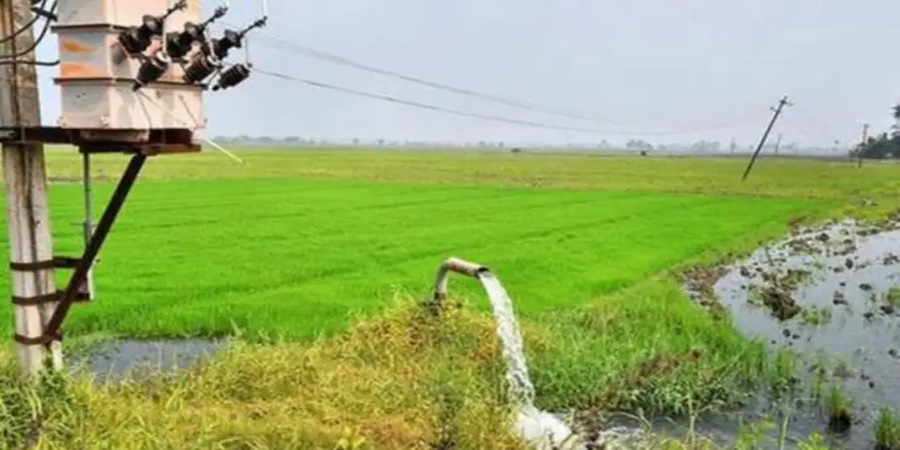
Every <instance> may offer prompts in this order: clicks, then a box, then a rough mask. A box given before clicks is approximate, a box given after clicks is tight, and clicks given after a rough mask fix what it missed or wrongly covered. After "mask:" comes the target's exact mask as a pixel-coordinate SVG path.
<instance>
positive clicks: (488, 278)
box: [478, 272, 582, 450]
mask: <svg viewBox="0 0 900 450" xmlns="http://www.w3.org/2000/svg"><path fill="white" fill-rule="evenodd" d="M478 278H479V279H480V280H481V284H482V285H484V289H485V291H487V294H488V297H490V299H491V308H492V310H493V312H494V318H495V319H496V320H497V336H498V337H499V338H500V343H501V344H502V345H503V358H504V359H505V360H506V365H507V370H506V380H507V382H508V383H509V393H510V397H512V398H513V400H514V401H515V402H516V403H517V404H516V407H517V408H518V417H517V418H516V431H517V432H518V433H519V435H520V436H522V438H524V439H525V440H526V441H527V442H529V443H530V444H531V445H532V446H533V447H534V448H535V449H539V450H545V449H546V450H551V449H561V448H567V449H575V448H582V446H580V445H577V444H575V441H576V439H574V438H575V435H574V433H572V430H571V429H569V427H568V426H566V424H565V423H563V422H562V421H561V420H559V419H558V418H556V416H554V415H552V414H550V413H547V412H545V411H541V410H539V409H537V408H536V407H535V406H534V385H533V384H532V383H531V378H529V376H528V364H527V363H526V361H525V351H524V349H523V346H522V335H521V333H519V323H518V322H517V321H516V316H515V314H514V313H513V306H512V300H511V299H510V298H509V295H508V294H507V293H506V289H504V288H503V285H502V284H500V280H498V279H497V277H495V276H494V275H493V274H491V273H490V272H483V273H481V274H479V276H478Z"/></svg>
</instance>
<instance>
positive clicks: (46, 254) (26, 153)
mask: <svg viewBox="0 0 900 450" xmlns="http://www.w3.org/2000/svg"><path fill="white" fill-rule="evenodd" d="M31 17H32V13H31V2H30V1H29V0H0V40H2V41H3V44H2V46H0V47H2V49H3V50H2V52H3V55H10V58H9V60H4V61H3V65H2V71H0V73H2V74H3V83H2V86H0V124H2V126H3V127H10V126H13V127H15V126H32V127H33V126H39V125H40V124H41V117H40V98H39V95H38V83H37V71H36V70H35V66H34V65H32V64H28V63H22V64H16V63H13V61H16V60H23V61H29V60H30V61H33V60H34V51H33V44H34V34H33V30H32V29H31ZM3 178H4V184H5V187H6V220H7V224H8V228H9V256H10V269H11V270H12V283H11V289H12V295H13V303H14V306H13V310H14V313H15V324H16V334H17V337H16V348H17V350H18V355H19V361H20V363H21V366H22V368H23V369H24V370H25V371H26V372H28V373H32V374H34V373H37V372H38V371H39V370H41V368H42V367H43V364H44V363H45V361H46V360H47V357H48V356H51V358H50V361H51V363H52V365H53V367H57V368H58V367H60V365H61V364H62V346H61V344H60V342H59V340H56V339H51V337H49V336H46V335H45V333H44V326H45V325H46V323H47V321H48V320H49V318H50V316H51V315H52V314H53V311H54V310H55V308H56V306H57V302H56V301H55V300H56V299H55V294H56V278H55V271H54V266H53V264H52V262H51V261H52V260H53V243H52V240H51V236H50V214H49V210H48V201H47V174H46V169H45V166H44V145H43V144H42V143H34V142H21V143H4V144H3Z"/></svg>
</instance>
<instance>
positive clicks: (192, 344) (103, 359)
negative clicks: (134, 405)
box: [81, 339, 223, 382]
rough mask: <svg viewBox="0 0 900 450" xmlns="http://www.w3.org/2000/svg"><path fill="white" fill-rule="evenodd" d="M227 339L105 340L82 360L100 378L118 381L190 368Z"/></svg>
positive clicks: (96, 377) (85, 366)
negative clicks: (128, 377)
mask: <svg viewBox="0 0 900 450" xmlns="http://www.w3.org/2000/svg"><path fill="white" fill-rule="evenodd" d="M222 345H223V343H220V342H215V341H209V340H203V339H189V340H163V341H135V340H119V341H109V342H104V343H102V344H100V345H99V347H98V348H95V349H94V350H92V351H91V352H90V354H89V355H87V357H86V358H83V361H81V363H82V365H83V366H84V369H86V370H88V371H89V372H90V373H91V374H92V375H93V376H94V378H95V379H97V380H98V381H101V382H102V381H114V380H118V379H122V378H124V377H126V376H132V375H136V376H140V375H141V374H154V373H160V372H171V371H175V370H178V369H185V368H189V367H191V366H192V365H195V364H197V363H199V362H201V361H203V360H205V359H207V358H209V357H210V356H212V355H214V354H215V352H216V351H218V350H219V349H220V348H222Z"/></svg>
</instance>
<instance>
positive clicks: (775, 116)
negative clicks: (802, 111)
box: [741, 95, 793, 181]
mask: <svg viewBox="0 0 900 450" xmlns="http://www.w3.org/2000/svg"><path fill="white" fill-rule="evenodd" d="M785 106H793V104H792V103H790V102H789V101H788V98H787V96H786V95H785V96H784V97H782V98H781V100H779V101H778V106H777V107H774V108H772V111H774V112H775V114H773V115H772V120H770V121H769V125H768V126H767V127H766V131H765V132H764V133H763V135H762V139H760V140H759V145H757V146H756V151H755V152H753V156H751V157H750V164H747V168H746V169H745V170H744V176H743V177H741V181H744V180H746V179H747V175H750V169H752V168H753V163H755V162H756V158H757V157H758V156H759V152H761V151H762V149H763V146H765V145H766V140H767V139H768V138H769V133H771V132H772V127H773V126H775V122H776V121H777V120H778V117H779V116H781V111H783V110H784V107H785Z"/></svg>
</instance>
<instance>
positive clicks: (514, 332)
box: [479, 272, 534, 407]
mask: <svg viewBox="0 0 900 450" xmlns="http://www.w3.org/2000/svg"><path fill="white" fill-rule="evenodd" d="M479 278H480V279H481V283H482V284H483V285H484V290H486V291H487V294H488V297H490V299H491V308H492V309H493V311H494V318H495V319H496V320H497V336H498V337H499V338H500V343H501V344H503V358H504V359H505V360H506V365H507V371H506V380H507V382H509V391H510V395H511V396H512V398H513V399H514V400H515V401H516V402H518V406H519V407H528V406H533V405H534V385H533V384H532V383H531V378H529V376H528V364H527V363H526V362H525V351H524V347H523V345H522V335H521V333H519V323H518V322H516V316H515V314H514V313H513V306H512V300H510V298H509V295H508V294H507V293H506V289H504V288H503V285H502V284H500V280H498V279H497V277H495V276H494V275H493V274H491V273H490V272H486V273H483V274H481V275H480V276H479Z"/></svg>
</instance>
